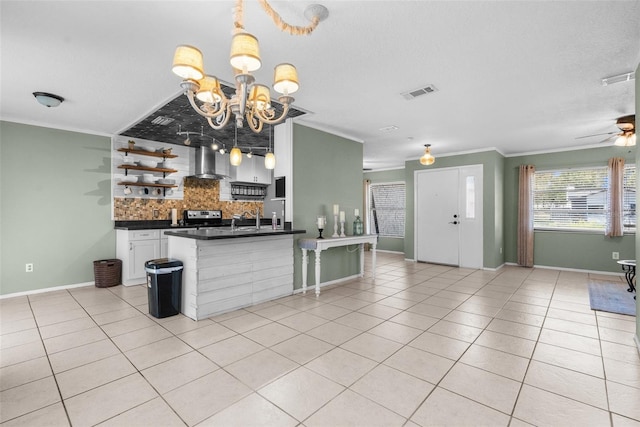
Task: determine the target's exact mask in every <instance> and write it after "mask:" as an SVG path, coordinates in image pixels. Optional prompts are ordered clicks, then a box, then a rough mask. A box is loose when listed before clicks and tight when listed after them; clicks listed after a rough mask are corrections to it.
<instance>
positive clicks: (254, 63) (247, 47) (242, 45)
mask: <svg viewBox="0 0 640 427" xmlns="http://www.w3.org/2000/svg"><path fill="white" fill-rule="evenodd" d="M229 62H230V63H231V66H232V67H233V68H235V69H236V70H240V71H242V73H243V74H246V73H251V72H253V71H256V70H259V69H260V67H261V66H262V62H261V61H260V48H259V47H258V39H257V38H255V37H254V36H252V35H251V34H249V33H244V32H240V33H236V34H235V35H234V36H233V38H232V39H231V55H230V58H229Z"/></svg>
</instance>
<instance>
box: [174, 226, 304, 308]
mask: <svg viewBox="0 0 640 427" xmlns="http://www.w3.org/2000/svg"><path fill="white" fill-rule="evenodd" d="M299 233H305V231H304V230H282V229H277V230H272V229H271V228H261V229H256V228H255V227H251V228H249V227H244V228H240V229H237V230H234V231H232V230H231V229H230V228H228V227H211V228H203V229H200V230H175V231H165V235H167V236H168V238H169V247H168V255H169V257H170V258H176V259H178V260H180V261H182V263H183V265H184V270H183V273H182V310H181V311H182V313H183V314H184V315H185V316H187V317H190V318H192V319H194V320H201V319H205V318H207V317H211V316H214V315H216V314H220V313H224V312H227V311H230V310H235V309H238V308H242V307H247V306H250V305H253V304H258V303H260V302H264V301H268V300H272V299H275V298H279V297H282V296H286V295H291V294H292V293H293V235H294V234H299Z"/></svg>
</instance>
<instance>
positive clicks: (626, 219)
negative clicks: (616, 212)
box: [622, 165, 636, 232]
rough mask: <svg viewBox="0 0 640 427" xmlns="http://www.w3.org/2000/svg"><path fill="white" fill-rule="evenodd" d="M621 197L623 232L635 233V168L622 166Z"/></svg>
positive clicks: (633, 166)
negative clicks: (622, 192)
mask: <svg viewBox="0 0 640 427" xmlns="http://www.w3.org/2000/svg"><path fill="white" fill-rule="evenodd" d="M623 188H624V195H623V197H622V209H623V217H622V224H623V225H624V231H630V232H632V231H636V166H635V165H625V166H624V178H623Z"/></svg>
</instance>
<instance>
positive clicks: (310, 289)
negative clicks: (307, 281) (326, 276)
mask: <svg viewBox="0 0 640 427" xmlns="http://www.w3.org/2000/svg"><path fill="white" fill-rule="evenodd" d="M360 277H361V276H360V275H359V274H354V275H353V276H347V277H341V278H340V279H336V280H331V281H330V282H324V283H320V289H322V288H324V287H326V286H331V285H337V284H339V283H342V282H348V281H349V280H353V279H359V278H360ZM315 289H316V285H307V292H315ZM293 293H294V294H299V293H302V285H300V287H299V288H298V289H294V290H293Z"/></svg>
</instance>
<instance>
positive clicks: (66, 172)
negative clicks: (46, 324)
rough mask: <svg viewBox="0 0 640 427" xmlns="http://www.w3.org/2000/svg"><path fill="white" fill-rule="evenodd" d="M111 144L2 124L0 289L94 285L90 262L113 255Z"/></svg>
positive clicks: (106, 140) (2, 291)
mask: <svg viewBox="0 0 640 427" xmlns="http://www.w3.org/2000/svg"><path fill="white" fill-rule="evenodd" d="M110 146H111V142H110V139H109V138H106V137H100V136H94V135H87V134H81V133H76V132H67V131H60V130H54V129H49V128H42V127H36V126H28V125H21V124H16V123H11V122H0V166H1V167H0V195H1V197H0V200H1V206H0V241H1V243H0V251H1V252H0V294H2V295H6V294H11V293H16V292H25V291H32V290H37V289H43V288H50V287H55V286H63V285H73V284H79V283H86V282H91V281H93V280H94V275H93V261H94V260H98V259H105V258H113V257H114V256H115V232H114V230H113V222H112V221H111V189H110V188H111V185H110V182H111V166H110V153H111V152H110ZM26 263H33V265H34V271H33V272H32V273H26V272H25V264H26Z"/></svg>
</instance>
